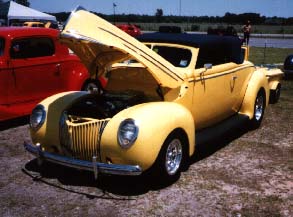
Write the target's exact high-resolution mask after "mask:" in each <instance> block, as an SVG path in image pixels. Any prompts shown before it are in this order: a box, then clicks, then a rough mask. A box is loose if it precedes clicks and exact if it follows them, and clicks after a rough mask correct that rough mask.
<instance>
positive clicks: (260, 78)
mask: <svg viewBox="0 0 293 217" xmlns="http://www.w3.org/2000/svg"><path fill="white" fill-rule="evenodd" d="M261 89H263V90H264V91H265V95H266V106H267V105H268V103H269V94H270V88H269V84H268V79H267V78H266V75H265V73H264V71H263V70H256V71H255V72H254V73H253V75H252V76H251V79H250V81H249V83H248V86H247V89H246V92H245V96H244V99H243V102H242V105H241V108H240V111H239V113H240V114H245V115H247V116H248V117H249V119H252V118H253V115H254V104H255V99H256V96H257V94H258V92H259V91H260V90H261Z"/></svg>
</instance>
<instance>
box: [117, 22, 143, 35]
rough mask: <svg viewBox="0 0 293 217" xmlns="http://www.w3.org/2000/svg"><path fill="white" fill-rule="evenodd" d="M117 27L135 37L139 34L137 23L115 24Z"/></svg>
mask: <svg viewBox="0 0 293 217" xmlns="http://www.w3.org/2000/svg"><path fill="white" fill-rule="evenodd" d="M116 26H117V27H118V28H119V29H122V30H123V31H124V32H126V33H128V34H129V35H131V36H133V37H136V36H139V35H141V31H140V28H139V27H138V26H137V25H133V24H117V25H116Z"/></svg>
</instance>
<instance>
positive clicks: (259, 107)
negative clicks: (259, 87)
mask: <svg viewBox="0 0 293 217" xmlns="http://www.w3.org/2000/svg"><path fill="white" fill-rule="evenodd" d="M263 112H264V97H263V95H262V94H259V95H258V96H257V98H256V101H255V112H254V116H255V119H256V120H257V121H260V120H261V118H262V116H263Z"/></svg>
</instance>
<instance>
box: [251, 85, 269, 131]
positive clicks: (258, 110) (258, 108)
mask: <svg viewBox="0 0 293 217" xmlns="http://www.w3.org/2000/svg"><path fill="white" fill-rule="evenodd" d="M265 102H266V97H265V92H264V90H260V91H259V92H258V94H257V96H256V99H255V102H254V114H253V118H252V119H251V122H250V124H251V127H252V128H253V129H256V128H258V127H259V126H260V124H261V121H262V119H263V116H264V111H265V105H266V104H265Z"/></svg>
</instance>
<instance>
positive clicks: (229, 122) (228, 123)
mask: <svg viewBox="0 0 293 217" xmlns="http://www.w3.org/2000/svg"><path fill="white" fill-rule="evenodd" d="M248 121H249V117H248V116H247V115H241V114H237V115H234V116H232V117H230V118H228V119H226V120H224V121H222V122H221V123H219V124H217V125H215V126H212V127H208V128H204V129H202V130H199V131H196V134H195V141H196V143H195V144H196V145H197V144H204V143H207V142H210V141H212V140H214V139H217V138H219V137H221V136H223V135H224V134H225V133H229V132H230V131H232V130H233V129H234V130H235V129H237V128H239V127H241V126H242V128H243V127H245V126H246V124H247V122H248Z"/></svg>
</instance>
